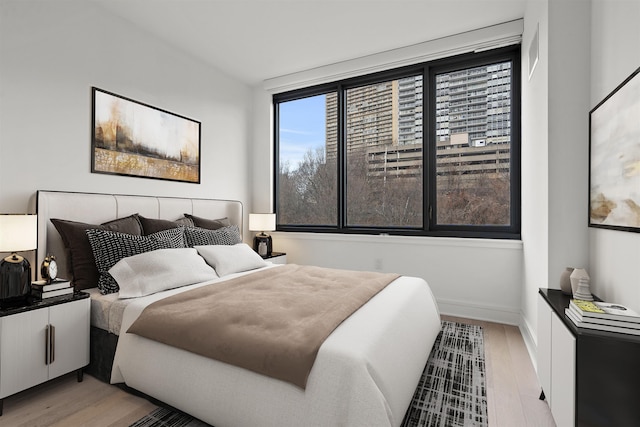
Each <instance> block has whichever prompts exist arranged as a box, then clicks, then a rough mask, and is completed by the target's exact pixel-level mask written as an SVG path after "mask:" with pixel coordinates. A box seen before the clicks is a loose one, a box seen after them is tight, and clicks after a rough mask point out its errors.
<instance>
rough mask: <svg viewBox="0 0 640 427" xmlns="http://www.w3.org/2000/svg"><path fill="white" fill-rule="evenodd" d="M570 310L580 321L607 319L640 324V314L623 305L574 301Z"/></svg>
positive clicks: (570, 304)
mask: <svg viewBox="0 0 640 427" xmlns="http://www.w3.org/2000/svg"><path fill="white" fill-rule="evenodd" d="M569 308H570V309H572V310H574V312H575V313H576V314H577V315H578V318H579V319H580V320H583V321H584V320H585V319H607V320H613V321H619V322H632V323H640V314H638V313H637V312H636V311H634V310H632V309H630V308H629V307H626V306H624V305H622V304H615V303H610V302H604V301H582V300H576V299H572V300H571V302H570V303H569Z"/></svg>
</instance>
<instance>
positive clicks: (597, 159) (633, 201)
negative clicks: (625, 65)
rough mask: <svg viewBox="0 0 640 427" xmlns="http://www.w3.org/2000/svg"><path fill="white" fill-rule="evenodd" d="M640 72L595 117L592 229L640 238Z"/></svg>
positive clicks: (592, 124)
mask: <svg viewBox="0 0 640 427" xmlns="http://www.w3.org/2000/svg"><path fill="white" fill-rule="evenodd" d="M639 93H640V68H638V69H636V70H635V71H634V72H633V73H631V75H630V76H629V77H628V78H627V79H626V80H625V81H623V82H622V83H621V84H620V85H619V86H618V87H617V88H615V89H614V90H613V91H612V92H611V93H610V94H609V95H607V97H606V98H605V99H603V100H602V102H600V103H599V104H598V105H596V106H595V107H594V108H593V109H592V110H591V111H590V113H589V131H590V133H589V227H599V228H609V229H614V230H621V231H632V232H635V233H638V232H640V219H638V210H639V209H640V193H639V192H638V188H640V174H639V173H638V153H639V152H640V120H638V117H640V96H639V95H638V94H639Z"/></svg>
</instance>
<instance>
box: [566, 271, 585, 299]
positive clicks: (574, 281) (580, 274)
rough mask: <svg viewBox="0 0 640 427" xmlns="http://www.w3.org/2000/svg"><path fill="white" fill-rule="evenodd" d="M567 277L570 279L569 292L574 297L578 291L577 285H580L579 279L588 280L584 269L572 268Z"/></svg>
mask: <svg viewBox="0 0 640 427" xmlns="http://www.w3.org/2000/svg"><path fill="white" fill-rule="evenodd" d="M569 277H570V278H571V291H572V292H573V295H574V296H575V294H576V292H577V291H578V285H579V284H580V279H582V278H584V279H587V280H589V275H588V274H587V271H586V270H585V269H584V268H574V269H573V272H572V273H571V276H569Z"/></svg>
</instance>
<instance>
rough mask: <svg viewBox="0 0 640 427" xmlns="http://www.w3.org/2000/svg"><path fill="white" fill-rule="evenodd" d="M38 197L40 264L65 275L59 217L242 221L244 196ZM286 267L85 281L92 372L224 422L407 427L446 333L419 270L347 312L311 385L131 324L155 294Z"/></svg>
mask: <svg viewBox="0 0 640 427" xmlns="http://www.w3.org/2000/svg"><path fill="white" fill-rule="evenodd" d="M36 200H37V212H38V251H37V262H38V265H39V264H40V262H41V261H42V259H44V257H45V256H46V255H47V254H51V253H53V254H55V255H56V257H57V261H58V264H59V270H60V276H63V277H65V276H66V277H70V273H69V270H68V268H69V267H68V264H69V262H68V259H67V249H65V243H64V242H63V241H62V239H61V236H60V234H59V232H58V230H57V229H56V227H54V225H53V224H52V222H51V221H50V220H51V219H52V218H59V219H60V218H61V219H65V220H69V221H78V222H83V223H89V224H102V223H105V222H108V221H111V220H114V219H116V218H126V217H128V216H130V215H134V214H136V215H142V216H144V217H145V218H151V219H157V220H167V221H176V220H177V219H179V218H183V215H184V214H185V213H186V214H189V215H192V216H193V217H194V218H199V219H201V220H204V219H208V220H216V219H220V218H227V219H228V221H229V223H230V224H232V225H236V226H238V228H239V230H242V228H243V227H242V223H243V222H242V221H243V216H244V213H243V209H242V204H241V203H240V202H238V201H229V200H211V199H195V198H194V199H191V198H172V197H149V196H131V195H116V194H93V193H68V192H51V191H39V192H38V193H37V196H36ZM278 268H280V266H275V265H264V266H261V267H260V268H257V269H253V270H249V271H241V272H236V273H233V274H229V275H226V276H224V277H222V278H213V279H208V280H206V281H202V282H198V283H194V284H192V285H186V286H182V287H179V288H175V289H169V290H163V291H160V292H157V293H152V294H150V295H145V296H141V297H137V298H128V299H122V298H119V297H118V294H117V293H114V294H108V295H103V294H101V293H100V292H99V291H98V290H97V289H95V286H90V285H87V284H86V283H85V284H84V286H83V288H84V290H85V291H86V292H89V293H90V294H91V300H92V303H91V323H92V326H91V364H90V366H89V367H88V369H87V372H88V373H89V374H92V375H95V376H97V377H98V378H100V379H103V380H106V381H109V382H111V383H114V384H119V383H123V384H126V385H127V386H128V387H130V388H132V389H135V390H137V391H140V392H142V393H144V394H146V395H148V396H151V397H153V398H155V399H158V400H160V401H162V402H164V403H166V404H168V405H171V406H173V407H175V408H178V409H180V410H182V411H184V412H186V413H189V414H191V415H193V416H195V417H197V418H199V419H201V420H203V421H205V422H207V423H210V424H212V425H214V426H216V427H224V426H252V425H260V426H301V425H305V426H399V425H400V424H401V423H402V420H403V417H404V414H405V412H406V410H407V408H408V406H409V403H410V401H411V398H412V396H413V393H414V391H415V388H416V386H417V384H418V381H419V379H420V376H421V373H422V370H423V368H424V366H425V363H426V361H427V357H428V355H429V352H430V350H431V347H432V345H433V343H434V341H435V339H436V337H437V334H438V332H439V331H440V315H439V312H438V308H437V305H436V302H435V299H434V297H433V295H432V293H431V290H430V288H429V286H428V285H427V283H426V282H425V281H424V280H422V279H420V278H413V277H406V276H400V277H398V278H397V279H395V280H393V281H392V282H391V283H389V284H388V285H387V286H385V287H383V288H382V290H380V291H379V292H377V293H376V294H375V295H374V296H373V297H371V298H370V299H369V300H368V302H366V303H365V304H364V305H363V306H362V307H360V308H359V309H357V310H356V311H355V312H354V313H353V314H351V315H350V316H349V317H347V318H346V319H345V320H344V321H342V322H341V323H340V324H339V326H337V327H336V328H335V330H333V332H331V334H330V335H329V336H328V337H327V338H326V340H324V341H323V343H322V345H321V346H320V348H319V350H318V351H317V355H316V356H315V361H314V362H313V365H312V368H311V370H310V371H309V373H308V377H307V379H306V384H305V386H304V387H300V386H299V385H295V384H292V383H290V382H287V381H283V380H281V379H275V378H272V377H270V376H267V375H264V374H261V373H257V372H254V371H252V370H248V369H245V368H242V367H238V366H235V365H232V364H228V363H224V362H220V361H218V360H215V359H211V358H209V357H205V356H201V355H198V354H195V353H192V352H190V351H186V350H183V349H180V348H176V347H172V346H169V345H167V344H163V343H161V342H158V341H155V340H152V339H148V338H145V337H143V336H140V335H136V334H132V333H126V331H127V330H128V329H129V327H130V326H131V325H132V324H133V323H134V322H135V321H136V319H138V318H139V317H141V314H142V313H143V312H145V308H146V307H148V306H149V305H152V304H153V303H155V302H156V301H161V300H163V301H164V300H165V299H166V298H169V297H170V296H171V295H176V294H181V293H183V292H185V293H186V292H189V291H195V290H197V289H198V288H204V287H206V286H207V285H208V284H210V283H217V282H225V281H227V280H234V279H235V278H242V277H243V276H246V277H248V278H252V277H254V276H252V275H257V274H263V272H264V271H266V270H272V271H275V270H277V269H278ZM256 277H257V276H256ZM122 292H124V291H122Z"/></svg>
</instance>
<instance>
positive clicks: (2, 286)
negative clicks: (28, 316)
mask: <svg viewBox="0 0 640 427" xmlns="http://www.w3.org/2000/svg"><path fill="white" fill-rule="evenodd" d="M30 294H31V265H30V264H29V261H27V259H26V258H24V257H22V256H20V255H16V254H11V255H9V256H8V257H5V258H3V259H2V260H0V306H2V307H9V306H14V305H20V304H24V303H26V302H27V298H28V297H29V295H30Z"/></svg>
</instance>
